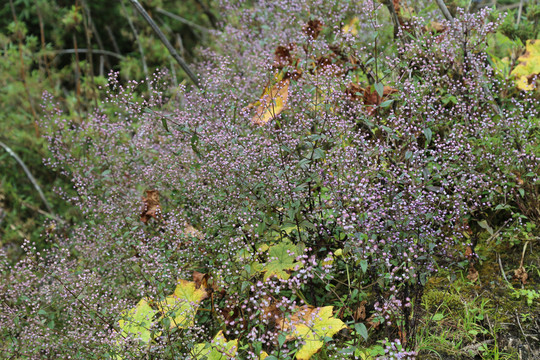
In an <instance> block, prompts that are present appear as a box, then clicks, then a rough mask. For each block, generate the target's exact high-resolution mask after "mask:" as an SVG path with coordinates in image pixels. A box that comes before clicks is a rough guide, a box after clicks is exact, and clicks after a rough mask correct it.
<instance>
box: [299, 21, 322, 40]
mask: <svg viewBox="0 0 540 360" xmlns="http://www.w3.org/2000/svg"><path fill="white" fill-rule="evenodd" d="M322 28H323V23H322V22H321V21H320V20H309V21H308V23H307V24H306V25H304V27H303V29H302V30H304V33H305V34H306V35H307V36H309V37H311V38H312V39H313V40H316V39H317V38H318V37H319V34H320V33H321V30H322Z"/></svg>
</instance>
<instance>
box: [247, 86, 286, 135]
mask: <svg viewBox="0 0 540 360" xmlns="http://www.w3.org/2000/svg"><path fill="white" fill-rule="evenodd" d="M289 84H290V80H289V79H284V80H280V81H278V83H276V84H275V85H274V86H272V87H267V88H266V89H264V92H263V95H262V97H261V99H260V100H259V106H258V107H257V110H256V113H255V116H253V118H252V119H251V122H252V123H253V124H255V125H264V124H266V123H267V122H269V121H270V120H272V119H275V118H276V116H278V115H279V114H280V113H281V112H282V111H283V109H285V106H286V105H287V99H288V97H289Z"/></svg>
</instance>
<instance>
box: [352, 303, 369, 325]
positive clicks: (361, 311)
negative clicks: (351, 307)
mask: <svg viewBox="0 0 540 360" xmlns="http://www.w3.org/2000/svg"><path fill="white" fill-rule="evenodd" d="M366 304H367V301H365V300H364V301H362V302H361V303H360V306H358V308H357V309H356V310H355V312H354V314H353V318H354V320H355V321H362V320H364V319H365V318H366Z"/></svg>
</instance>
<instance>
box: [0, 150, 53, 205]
mask: <svg viewBox="0 0 540 360" xmlns="http://www.w3.org/2000/svg"><path fill="white" fill-rule="evenodd" d="M0 146H1V147H3V148H4V150H6V152H7V153H8V154H9V155H11V156H12V157H13V158H14V159H15V161H17V163H19V165H20V166H21V167H22V169H23V170H24V173H25V174H26V176H27V177H28V179H29V180H30V182H31V183H32V185H34V188H35V189H36V191H37V192H38V194H39V197H40V198H41V200H42V201H43V203H44V204H45V207H46V208H47V210H48V211H49V212H50V213H51V214H54V211H53V208H52V206H51V204H50V203H49V202H48V201H47V198H45V194H43V191H42V190H41V188H40V187H39V185H38V183H37V181H36V178H34V176H33V175H32V173H31V172H30V170H29V169H28V167H27V166H26V165H25V163H24V162H23V161H22V159H21V158H20V157H19V155H17V154H16V153H15V151H13V150H12V149H11V148H10V147H9V146H7V145H6V144H4V143H3V142H2V141H0Z"/></svg>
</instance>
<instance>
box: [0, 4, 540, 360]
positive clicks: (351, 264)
mask: <svg viewBox="0 0 540 360" xmlns="http://www.w3.org/2000/svg"><path fill="white" fill-rule="evenodd" d="M232 3H234V4H235V5H234V6H233V5H232V4H230V3H226V4H224V5H223V6H224V11H226V12H227V13H228V14H229V19H230V22H229V23H228V25H227V26H225V27H224V28H223V30H222V31H221V32H220V33H216V34H215V36H216V38H217V44H218V47H217V49H214V50H212V51H210V50H207V51H206V57H207V61H206V62H205V63H202V64H200V65H199V67H198V70H199V74H200V78H201V88H200V89H195V88H193V89H186V88H183V87H182V88H179V89H175V91H171V89H169V88H168V82H167V73H166V72H158V73H156V74H155V77H154V78H153V79H149V80H147V81H146V82H144V83H137V82H135V81H131V82H128V83H127V84H125V85H123V84H122V83H121V82H120V81H119V80H118V74H114V73H113V74H111V76H110V78H109V84H108V87H107V93H106V94H107V95H106V98H105V100H104V101H103V102H102V104H101V106H100V108H99V109H97V110H96V111H95V112H94V114H93V115H92V116H91V117H90V118H88V119H85V120H84V121H82V123H80V124H75V123H73V122H70V121H68V120H67V119H65V118H64V117H63V116H62V114H61V113H60V112H59V111H58V110H57V109H56V108H55V106H54V105H53V104H54V103H53V99H50V98H47V103H48V106H49V110H50V112H49V113H50V117H49V118H47V119H45V121H44V126H45V127H47V128H48V131H49V141H50V145H51V148H52V151H53V158H51V159H49V160H48V162H49V164H50V166H52V167H55V168H60V169H64V170H65V171H66V172H67V173H68V174H69V175H70V176H71V177H72V179H73V184H74V186H75V188H76V190H77V194H78V196H77V197H75V198H73V199H71V200H72V202H73V203H74V204H76V205H78V206H79V207H80V209H81V210H82V211H83V212H84V214H85V215H86V219H87V223H86V224H85V225H84V226H81V227H78V228H76V229H75V230H74V232H73V234H72V235H71V236H70V237H69V238H68V239H56V238H53V237H51V239H50V241H52V242H54V244H55V245H56V247H55V248H53V250H52V251H51V252H48V253H45V254H40V253H35V252H33V251H32V249H31V245H28V251H29V253H30V254H32V256H29V257H28V258H27V259H26V260H25V261H23V262H21V263H20V264H18V265H17V266H16V267H15V268H13V269H8V268H7V267H4V268H0V269H1V270H2V274H3V276H4V277H5V278H6V279H7V282H6V284H8V285H6V286H5V287H6V289H5V290H6V291H4V292H3V295H2V297H3V301H2V305H1V306H2V307H3V311H2V313H1V314H2V315H0V316H1V317H0V320H2V321H0V323H2V324H6V326H5V327H2V331H5V332H6V333H7V338H8V339H11V340H9V341H8V346H9V347H8V349H7V350H6V351H7V352H8V353H13V354H16V355H17V356H29V357H33V358H47V357H55V356H59V355H60V354H61V355H62V356H64V357H72V358H85V359H88V358H92V357H95V358H104V357H108V358H114V359H120V358H138V357H141V356H148V357H152V358H160V359H162V358H178V357H182V358H185V357H187V358H194V359H195V358H197V359H198V358H203V356H207V357H208V358H209V359H214V358H216V359H218V358H251V359H258V358H261V359H262V358H267V359H271V358H280V359H285V358H292V357H294V356H295V357H296V358H297V359H308V358H310V357H312V356H314V354H316V353H318V352H320V353H324V354H326V356H328V357H330V358H332V357H333V358H343V357H345V356H348V355H347V354H349V355H350V356H352V357H353V356H363V355H362V354H364V352H362V349H363V348H365V347H369V346H370V345H371V344H373V343H375V342H376V340H382V339H393V340H385V342H384V344H385V349H382V348H381V349H382V350H381V351H382V352H381V353H380V354H379V355H380V356H381V358H409V357H413V356H414V344H415V330H416V327H417V319H418V316H419V315H418V314H419V311H418V309H417V307H418V306H419V303H420V301H419V300H420V298H421V296H422V290H423V287H424V285H425V284H426V282H427V280H428V279H429V277H430V276H431V275H432V274H433V273H435V272H436V271H437V269H438V268H440V267H445V266H449V265H451V264H452V263H454V262H456V261H460V260H461V253H462V252H463V251H464V249H465V246H466V245H467V244H466V243H467V242H468V240H467V238H466V236H465V235H464V233H465V230H466V227H467V219H468V218H469V217H470V216H471V214H474V213H475V212H479V211H483V210H484V209H486V208H488V207H489V206H492V205H493V204H495V203H496V202H498V201H500V199H501V197H504V196H506V195H512V194H513V195H516V194H514V193H513V191H514V190H513V189H507V188H505V189H501V191H499V192H498V194H495V195H493V194H491V193H488V191H489V190H491V189H492V188H493V187H495V186H500V185H501V184H503V183H505V182H507V181H509V180H508V179H509V178H510V177H512V176H514V175H513V174H515V173H514V171H523V172H525V171H526V172H527V173H533V174H537V173H538V172H537V170H538V160H539V159H538V156H537V155H535V153H534V149H535V146H537V145H536V144H537V143H536V141H537V139H536V136H534V135H532V133H533V132H534V131H535V126H536V125H534V121H535V120H534V119H535V117H536V116H537V113H536V112H535V111H533V109H534V108H535V106H537V103H536V102H535V100H533V99H532V98H526V99H518V100H516V101H515V102H514V103H513V104H500V103H499V102H498V101H497V98H496V96H497V93H498V87H499V83H498V82H497V78H496V77H495V75H494V74H493V72H492V71H491V69H490V67H489V66H488V65H486V63H487V58H486V53H485V52H484V46H485V44H486V41H487V40H486V39H487V37H488V36H489V34H490V33H492V32H493V31H494V30H495V28H496V24H495V23H493V22H490V21H489V20H488V12H487V11H480V12H478V13H476V14H468V13H465V12H458V14H457V16H456V18H455V19H453V20H452V21H450V20H448V21H441V22H440V23H439V24H438V25H439V29H438V30H433V31H431V30H429V29H426V26H425V23H426V22H427V21H428V20H430V18H429V16H431V15H432V14H430V13H426V14H418V16H412V17H406V16H405V14H406V11H405V10H404V9H402V8H400V7H399V6H396V7H395V8H393V11H394V15H395V16H396V19H397V20H396V21H395V22H394V26H395V31H392V29H391V28H386V27H384V26H383V24H382V23H381V22H380V21H381V20H380V19H381V16H383V14H385V11H387V10H386V9H387V8H386V7H384V6H383V5H381V4H379V3H375V2H372V1H362V2H358V3H349V2H343V1H320V2H311V1H300V2H298V1H282V2H280V3H279V7H278V6H277V5H276V4H273V3H266V2H261V3H260V4H258V5H256V6H253V7H246V8H244V6H243V5H241V4H240V5H239V4H237V2H232ZM398 4H399V2H398ZM407 11H409V10H407ZM421 15H423V16H425V17H422V16H421ZM393 36H394V37H395V38H394V39H393V40H392V37H393ZM233 54H234V56H233ZM143 86H144V87H146V88H147V89H148V94H149V95H148V96H146V97H144V98H141V97H140V96H139V95H137V89H138V87H143ZM261 93H262V95H261V96H259V94H261ZM520 113H526V114H528V118H526V119H523V118H522V117H520V116H518V114H520ZM516 128H518V129H520V131H517V130H515V129H516ZM503 154H507V156H508V157H506V158H505V157H504V155H503ZM516 158H522V159H525V160H526V161H524V162H522V163H520V164H511V163H509V161H511V159H516ZM535 171H536V172H535ZM527 181H529V183H528V184H529V185H530V186H532V187H534V186H537V185H538V179H537V177H536V175H531V176H529V177H528V178H527ZM141 196H142V201H141ZM522 196H523V194H522ZM141 207H142V209H141ZM141 213H142V214H141ZM190 278H193V282H192V283H191V282H188V280H186V279H190ZM175 284H176V285H177V288H176V289H177V290H174V291H173V289H174V286H175ZM188 287H189V289H191V290H189V291H190V292H189V294H191V295H189V296H188V295H186V291H187V290H186V289H187V288H188ZM197 291H199V292H198V293H197ZM171 293H173V295H171ZM195 293H197V294H198V295H196V296H195V295H194V294H195ZM188 303H189V304H190V306H187V305H186V304H188ZM177 304H179V305H177ZM334 308H335V309H336V312H335V313H333V310H334ZM186 319H187V320H186ZM188 320H189V321H188ZM332 342H333V343H332ZM21 349H24V350H21Z"/></svg>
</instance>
